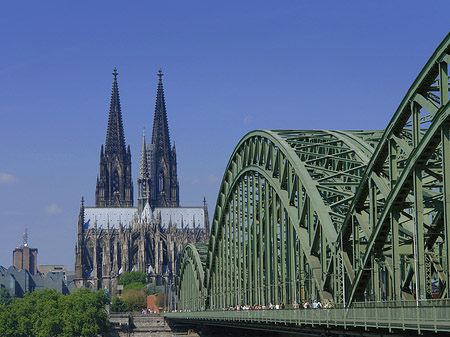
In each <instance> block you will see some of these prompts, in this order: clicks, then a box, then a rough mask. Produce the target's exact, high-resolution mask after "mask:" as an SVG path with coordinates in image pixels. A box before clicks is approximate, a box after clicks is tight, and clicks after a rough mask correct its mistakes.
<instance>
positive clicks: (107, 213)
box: [75, 69, 209, 293]
mask: <svg viewBox="0 0 450 337" xmlns="http://www.w3.org/2000/svg"><path fill="white" fill-rule="evenodd" d="M113 75H114V82H113V90H112V95H111V105H110V112H109V120H108V129H107V136H106V145H105V150H104V151H103V146H102V149H101V153H100V175H99V177H98V178H97V187H96V193H95V197H96V198H95V200H96V202H95V207H87V206H85V205H84V200H83V199H82V202H81V206H80V212H79V217H78V242H77V244H76V247H75V284H76V286H77V287H82V286H85V287H89V288H93V289H100V288H105V287H106V288H107V289H108V290H109V291H110V293H111V292H115V289H116V286H117V281H118V278H119V276H120V274H121V273H123V272H129V271H133V270H134V271H142V272H145V273H147V274H148V275H149V277H150V278H151V279H154V280H155V282H156V283H157V284H162V283H164V282H166V283H169V282H176V275H177V263H178V260H179V258H180V256H181V252H182V250H183V247H184V245H185V244H187V243H192V242H207V241H208V239H209V219H208V210H207V205H206V200H204V201H203V206H200V207H180V206H179V184H178V178H177V161H176V151H175V145H173V147H172V146H171V144H170V136H169V127H168V119H167V112H166V105H165V99H164V91H163V85H162V76H163V75H162V72H161V70H160V71H159V74H158V76H159V82H158V89H157V97H156V106H155V112H154V121H153V123H154V124H153V134H152V140H151V143H150V144H147V142H146V141H145V135H144V139H143V146H142V153H141V162H140V164H141V165H140V176H139V179H138V180H137V184H138V207H137V208H135V207H133V199H132V195H133V192H132V191H133V186H132V183H131V151H130V147H129V146H128V149H127V150H126V151H125V137H124V130H123V123H122V115H121V108H120V102H119V93H118V85H117V71H116V69H114V72H113Z"/></svg>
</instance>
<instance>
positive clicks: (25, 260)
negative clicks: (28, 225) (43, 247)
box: [13, 229, 38, 275]
mask: <svg viewBox="0 0 450 337" xmlns="http://www.w3.org/2000/svg"><path fill="white" fill-rule="evenodd" d="M37 254H38V250H37V248H30V247H28V234H27V230H26V229H25V232H24V233H23V242H22V245H21V246H19V247H17V248H15V249H14V251H13V265H14V267H16V268H17V269H18V270H22V269H25V270H28V271H29V273H30V274H31V275H36V274H37V272H38V270H37Z"/></svg>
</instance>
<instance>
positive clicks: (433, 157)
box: [180, 35, 450, 308]
mask: <svg viewBox="0 0 450 337" xmlns="http://www.w3.org/2000/svg"><path fill="white" fill-rule="evenodd" d="M449 45H450V35H449V36H447V37H446V38H445V39H444V41H443V42H442V43H441V45H440V46H439V47H438V48H437V50H436V51H435V52H434V53H433V55H432V57H431V58H430V60H429V61H428V63H427V64H426V65H425V67H424V69H423V70H422V71H421V72H420V74H419V76H418V78H417V79H416V80H415V81H414V83H413V85H412V86H411V88H410V89H409V90H408V92H407V94H406V96H405V98H404V99H403V101H402V103H401V104H400V107H399V108H398V110H397V111H396V113H395V115H394V117H393V118H392V120H391V122H390V123H389V125H388V126H387V128H386V130H384V131H358V132H357V131H347V132H343V131H322V130H312V131H294V130H285V131H281V130H274V131H266V130H258V131H253V132H250V133H249V134H247V135H246V136H245V137H244V138H243V139H242V140H241V141H240V142H239V144H238V145H237V147H236V149H235V150H234V152H233V154H232V156H231V158H230V160H229V162H228V165H227V168H226V170H225V174H224V177H223V180H222V184H221V187H220V191H219V195H218V199H217V205H216V210H215V213H214V218H213V225H212V231H211V237H210V242H209V247H208V255H207V262H206V269H205V274H204V277H205V278H204V288H203V290H202V291H203V296H204V297H203V299H202V301H201V303H202V306H206V307H208V308H219V307H228V306H234V305H238V304H255V303H256V304H266V305H267V304H269V303H285V304H290V303H292V302H294V301H295V302H298V301H302V302H304V301H306V300H311V299H313V298H321V299H333V300H334V301H335V302H340V303H342V302H344V303H345V304H347V305H350V304H351V303H352V302H354V301H357V300H363V299H365V300H389V299H392V300H400V299H412V298H414V294H417V296H416V298H417V299H425V298H431V297H439V298H448V297H449V293H448V291H447V289H448V287H447V285H448V284H449V266H450V244H449V236H450V212H449V210H450V208H449V207H450V205H449V204H450V158H449V156H450V118H449V114H450V104H449V102H448V96H449V95H448V63H450V55H449V54H450V48H449ZM180 291H181V293H182V290H181V289H180ZM181 293H180V294H181Z"/></svg>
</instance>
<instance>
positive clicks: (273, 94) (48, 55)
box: [0, 0, 450, 268]
mask: <svg viewBox="0 0 450 337" xmlns="http://www.w3.org/2000/svg"><path fill="white" fill-rule="evenodd" d="M432 4H433V6H431V5H426V4H425V2H423V1H389V2H388V1H376V2H375V1H373V2H367V1H301V0H297V1H276V2H275V1H222V2H211V1H133V2H131V1H127V2H126V1H120V2H119V1H77V2H75V1H71V2H69V1H39V2H37V1H8V2H3V3H2V4H1V5H0V31H1V32H2V33H1V34H0V144H1V146H0V163H1V165H0V242H1V243H0V265H4V266H9V265H11V263H12V251H13V249H14V248H15V247H16V246H18V245H20V243H21V236H22V232H23V230H24V228H28V232H29V244H30V245H31V246H33V247H37V248H38V249H39V255H38V263H39V264H66V265H67V266H68V267H69V268H73V265H74V245H75V241H76V230H77V227H76V226H77V215H78V210H79V205H80V199H81V196H84V197H85V199H86V203H87V204H88V205H92V204H93V203H94V193H95V181H96V176H97V174H98V171H99V155H100V146H101V144H103V143H104V142H105V137H106V125H107V117H108V109H109V99H110V93H111V86H112V80H113V77H112V75H111V72H112V69H113V68H114V66H117V68H118V72H119V76H118V81H119V92H120V97H121V105H122V113H123V120H124V126H125V136H126V142H127V144H130V146H131V151H132V165H133V181H134V184H135V185H134V186H135V191H136V190H137V188H136V178H137V176H138V169H139V155H140V148H141V144H142V129H143V127H146V128H147V129H148V130H151V127H152V120H153V112H154V103H155V97H156V86H157V76H156V74H157V71H158V69H159V68H160V67H161V68H162V69H163V72H164V74H165V76H164V78H163V80H164V89H165V97H166V105H167V110H168V118H169V127H170V132H171V139H172V141H175V142H176V146H177V156H178V173H179V180H180V194H181V204H182V205H184V206H194V205H201V204H202V199H203V196H206V198H207V201H208V204H209V212H210V214H211V215H212V213H213V212H214V207H215V201H216V198H217V191H218V188H219V185H220V182H221V179H222V175H223V172H224V169H225V166H226V164H227V162H228V159H229V156H230V155H231V153H232V151H233V149H234V147H235V145H236V144H237V143H238V141H239V139H240V138H242V136H243V135H244V134H246V133H247V132H248V131H251V130H254V129H337V130H346V129H384V128H385V126H386V125H387V123H388V122H389V120H390V118H391V116H392V115H393V113H394V111H395V109H396V108H397V106H398V104H399V103H400V101H401V99H402V98H403V95H404V94H405V93H406V91H407V89H408V88H409V86H410V85H411V83H412V82H413V80H414V79H415V77H416V76H417V74H418V73H419V71H420V70H421V69H422V67H423V65H424V64H425V63H426V61H427V60H428V58H429V57H430V56H431V54H432V52H433V51H434V50H435V48H436V47H437V46H438V44H439V43H440V41H441V40H442V39H443V38H444V37H445V36H446V34H447V33H448V32H449V31H450V24H449V23H448V16H449V10H450V4H449V3H448V2H447V1H433V2H432Z"/></svg>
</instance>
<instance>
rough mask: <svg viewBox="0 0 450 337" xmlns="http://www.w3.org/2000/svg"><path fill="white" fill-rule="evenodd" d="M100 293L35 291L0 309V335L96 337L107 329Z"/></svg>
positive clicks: (103, 295)
mask: <svg viewBox="0 0 450 337" xmlns="http://www.w3.org/2000/svg"><path fill="white" fill-rule="evenodd" d="M107 303H108V299H107V297H106V296H105V293H104V292H103V291H99V292H91V291H90V290H89V289H83V290H80V291H78V292H76V293H74V294H71V295H66V296H64V295H61V294H59V293H58V292H56V291H55V290H49V289H46V290H43V291H35V292H33V293H31V294H26V295H25V296H24V298H15V299H14V300H13V301H12V302H11V303H10V304H9V305H1V306H0V336H2V337H22V336H34V337H47V336H66V337H69V336H97V335H98V334H100V333H102V332H105V331H106V329H107V328H108V317H107V315H106V312H105V305H106V304H107Z"/></svg>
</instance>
